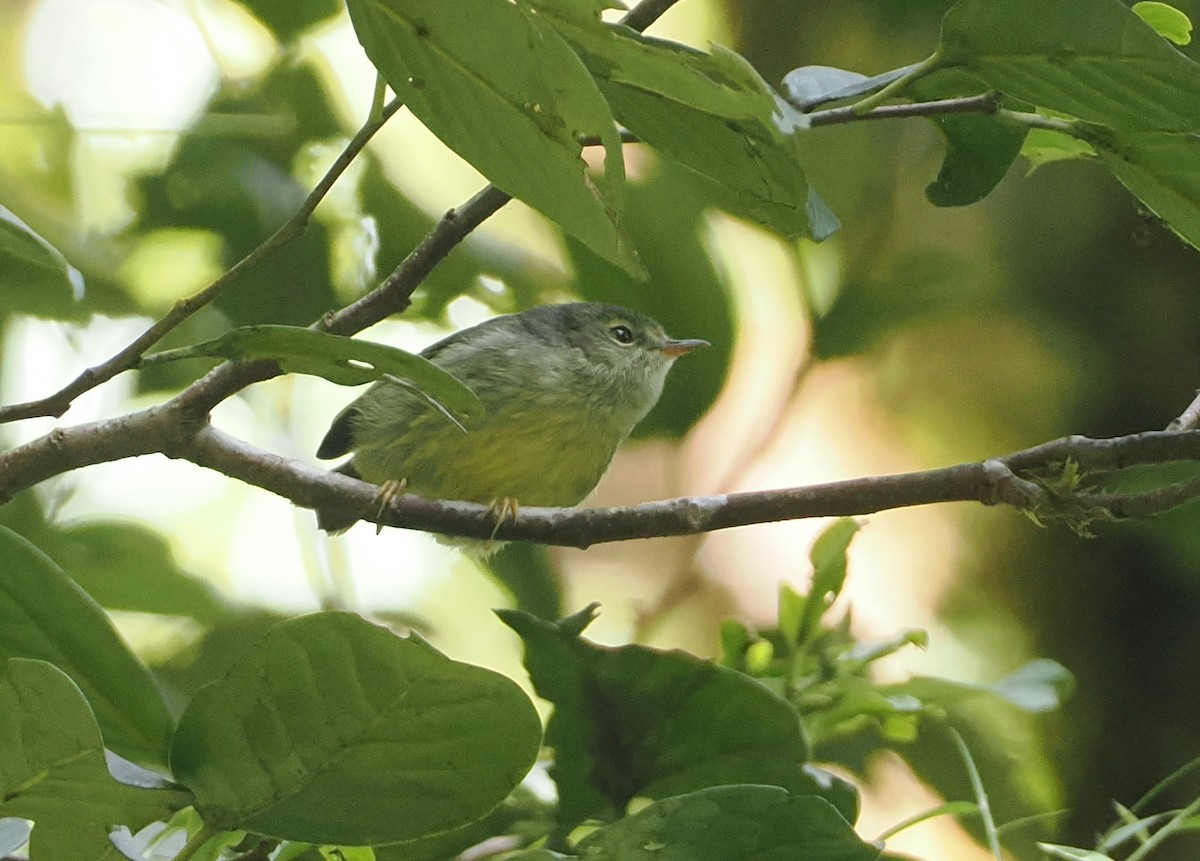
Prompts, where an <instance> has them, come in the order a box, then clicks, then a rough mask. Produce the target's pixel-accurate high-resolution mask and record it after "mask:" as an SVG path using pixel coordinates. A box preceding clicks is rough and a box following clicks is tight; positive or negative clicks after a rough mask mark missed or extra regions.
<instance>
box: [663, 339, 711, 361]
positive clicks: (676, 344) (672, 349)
mask: <svg viewBox="0 0 1200 861" xmlns="http://www.w3.org/2000/svg"><path fill="white" fill-rule="evenodd" d="M709 346H711V344H709V343H708V341H701V340H700V339H699V338H688V339H687V340H683V341H675V340H672V339H670V338H668V339H667V342H666V343H665V344H663V345H662V346H661V347H660V348H659V349H660V350H662V351H663V352H664V353H666V354H667V355H668V356H670V357H671V358H672V359H674V358H677V357H679V356H682V355H683V354H684V353H690V352H691V351H692V350H694V349H696V348H697V347H709Z"/></svg>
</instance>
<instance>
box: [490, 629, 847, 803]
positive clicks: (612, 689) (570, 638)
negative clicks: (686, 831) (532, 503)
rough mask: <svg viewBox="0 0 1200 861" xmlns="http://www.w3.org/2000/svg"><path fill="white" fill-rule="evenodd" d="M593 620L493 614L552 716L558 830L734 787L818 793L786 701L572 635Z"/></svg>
mask: <svg viewBox="0 0 1200 861" xmlns="http://www.w3.org/2000/svg"><path fill="white" fill-rule="evenodd" d="M594 610H595V608H594V607H589V608H588V609H586V610H584V611H582V612H581V613H580V614H577V615H576V616H572V617H570V618H568V619H565V620H563V621H562V622H560V623H557V624H555V623H551V622H546V621H543V620H539V619H536V618H534V617H532V616H529V615H528V614H524V613H520V612H517V611H512V610H501V611H499V613H500V618H501V619H503V620H504V622H505V623H506V624H508V625H509V626H510V627H511V628H513V630H515V631H516V632H517V633H518V634H520V635H521V639H522V640H523V641H524V644H525V663H526V666H527V667H528V669H529V672H530V675H531V677H532V679H533V683H534V686H535V687H536V689H537V691H538V694H539V695H540V696H542V697H543V698H544V699H547V700H549V701H550V702H552V703H554V704H555V706H556V708H555V712H554V716H553V717H552V718H551V720H550V723H549V725H548V726H547V728H546V743H547V744H549V745H550V746H552V747H553V748H554V749H555V751H556V752H557V754H558V756H557V758H556V760H555V766H554V768H553V769H552V772H551V773H552V775H553V776H554V778H555V781H556V782H557V784H558V787H559V819H560V821H561V822H562V823H563V824H564V825H566V826H572V825H575V824H577V823H579V822H581V821H583V820H584V819H586V818H588V817H602V818H611V817H613V816H616V815H619V813H620V811H622V810H624V808H625V806H626V805H627V804H628V803H629V802H630V801H631V800H632V799H633V798H635V797H644V798H664V797H667V796H670V795H679V794H682V793H686V792H690V791H692V790H695V789H699V788H703V787H707V786H720V785H723V784H729V783H763V784H770V785H773V786H781V787H784V788H785V789H788V790H790V791H793V792H796V793H801V794H823V791H822V787H821V786H820V785H819V781H818V779H817V778H816V777H814V776H813V774H812V773H810V772H809V771H808V770H807V769H806V768H805V765H806V762H807V760H808V745H807V742H806V741H805V739H804V736H803V734H802V732H801V731H800V725H799V721H798V718H797V715H796V713H795V711H794V710H793V709H792V708H791V707H790V706H789V705H788V704H787V703H786V702H784V701H783V700H780V699H779V698H777V697H775V696H773V695H772V694H771V693H770V692H769V691H767V690H766V689H765V688H762V687H761V686H759V685H756V684H754V683H753V682H751V681H750V680H749V679H747V678H745V677H744V676H742V675H740V674H738V673H735V672H732V671H730V670H727V669H725V668H723V667H720V666H716V665H714V664H712V663H709V662H707V661H701V660H699V659H698V658H695V657H693V656H691V655H688V654H685V653H682V652H659V651H656V650H653V649H647V648H645V647H642V646H624V647H621V648H618V649H606V648H603V647H600V646H596V645H595V644H592V643H589V642H587V641H586V640H583V639H581V638H580V637H579V633H580V632H581V630H582V628H583V627H585V626H586V625H587V623H588V622H589V621H590V619H591V617H592V614H593V613H594ZM668 690H669V691H673V692H674V694H673V696H672V697H671V698H670V699H669V700H667V699H664V698H663V696H662V692H663V691H668ZM831 794H832V795H833V796H834V798H835V799H836V800H838V801H843V800H844V796H843V795H841V794H840V793H837V792H834V793H831ZM855 812H856V808H855V807H854V805H853V804H851V805H850V806H849V807H846V808H844V809H843V810H842V814H843V815H844V816H846V817H847V818H849V819H853V818H854V815H855Z"/></svg>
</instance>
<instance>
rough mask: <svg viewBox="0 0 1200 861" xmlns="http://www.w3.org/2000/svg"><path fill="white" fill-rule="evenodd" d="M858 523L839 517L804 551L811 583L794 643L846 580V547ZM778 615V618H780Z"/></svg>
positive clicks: (807, 634)
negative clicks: (810, 547) (811, 575)
mask: <svg viewBox="0 0 1200 861" xmlns="http://www.w3.org/2000/svg"><path fill="white" fill-rule="evenodd" d="M861 528H862V525H861V524H860V523H859V522H858V521H857V520H855V519H854V518H852V517H843V518H840V519H838V520H836V521H834V522H833V524H831V525H830V526H828V527H826V529H825V531H824V532H822V533H821V534H820V535H819V536H818V537H817V540H816V541H815V542H813V546H812V549H811V550H810V551H809V553H808V558H809V561H811V562H812V566H813V577H812V585H811V586H810V587H809V590H808V597H807V598H806V599H805V602H804V608H803V614H804V615H803V616H802V617H801V620H800V624H799V627H798V628H797V639H796V642H798V643H803V642H806V641H807V640H808V638H809V637H810V636H811V635H812V632H813V630H814V629H815V628H816V625H817V622H818V621H819V620H820V618H821V614H822V613H824V612H825V611H826V610H827V609H829V607H830V606H831V605H832V604H833V602H834V601H836V600H837V596H838V595H840V594H841V592H842V586H843V585H844V584H845V582H846V550H847V549H849V547H850V542H851V541H852V540H854V536H855V534H856V533H857V532H858V530H859V529H861ZM781 618H782V617H781Z"/></svg>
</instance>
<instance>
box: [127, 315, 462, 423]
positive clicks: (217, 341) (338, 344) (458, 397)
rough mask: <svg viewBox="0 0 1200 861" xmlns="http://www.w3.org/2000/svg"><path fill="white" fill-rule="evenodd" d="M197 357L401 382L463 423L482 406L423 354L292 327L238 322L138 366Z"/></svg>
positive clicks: (352, 379) (350, 381)
mask: <svg viewBox="0 0 1200 861" xmlns="http://www.w3.org/2000/svg"><path fill="white" fill-rule="evenodd" d="M199 356H214V357H218V358H224V359H272V360H274V361H276V362H278V363H279V367H280V368H282V369H283V370H284V371H287V372H289V373H296V374H312V375H313V376H318V377H324V378H325V379H327V380H329V381H330V382H333V383H338V384H340V385H343V386H360V385H363V384H364V383H370V382H374V381H376V380H384V379H392V380H393V382H396V381H397V380H403V381H407V382H409V383H411V384H412V385H413V386H414V387H415V388H416V389H417V391H419V392H420V393H421V394H422V395H424V396H425V397H426V398H427V399H428V400H429V401H430V402H431V404H432V405H434V406H436V407H438V408H439V409H441V410H442V411H443V412H445V413H447V414H448V415H450V416H453V417H454V420H455V421H458V422H469V421H470V420H471V418H472V417H473V416H478V415H479V414H480V413H481V412H482V409H483V407H482V406H481V405H480V403H479V399H478V398H477V397H475V393H474V392H472V391H471V390H470V389H469V388H467V387H466V386H465V385H464V384H463V383H461V382H459V381H458V379H457V378H456V377H454V376H453V375H452V374H450V373H448V372H446V371H444V370H442V369H441V368H439V367H438V366H437V365H435V364H433V362H431V361H429V360H428V359H425V358H423V357H421V356H417V355H414V354H413V353H408V352H405V351H404V350H401V349H398V348H396V347H389V346H387V345H386V344H376V343H374V342H371V341H360V340H358V339H356V338H346V337H343V336H341V335H331V334H329V333H328V332H318V331H317V330H315V329H305V328H302V327H298V326H242V327H240V328H237V329H233V330H231V331H229V332H226V333H225V334H224V335H221V336H220V337H219V338H213V339H212V340H211V341H204V342H203V343H200V344H194V345H192V346H190V347H179V348H177V349H173V350H163V351H161V352H158V353H153V354H151V355H149V356H147V357H145V358H144V359H143V360H142V363H141V366H142V367H145V366H149V365H155V364H159V363H161V362H171V361H176V360H178V359H193V358H196V357H199ZM397 384H399V383H397Z"/></svg>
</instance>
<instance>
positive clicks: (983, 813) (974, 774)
mask: <svg viewBox="0 0 1200 861" xmlns="http://www.w3.org/2000/svg"><path fill="white" fill-rule="evenodd" d="M950 737H951V738H952V739H954V746H955V747H957V748H958V753H959V756H961V757H962V760H963V764H964V765H965V766H966V767H967V775H968V776H969V777H970V779H971V789H972V791H973V792H974V793H975V803H976V804H977V805H978V806H979V816H980V817H981V818H982V819H983V833H984V836H985V837H987V843H988V848H990V849H991V850H992V856H993V857H994V858H995V859H996V861H1004V856H1003V853H1002V852H1001V851H1000V836H999V834H997V833H996V820H995V818H994V817H993V816H992V805H991V802H990V801H988V795H987V791H986V790H985V789H984V788H983V778H982V777H981V776H980V774H979V769H978V768H977V767H976V765H975V758H974V757H972V756H971V751H970V749H969V748H968V747H967V743H966V742H965V741H963V737H962V736H961V735H960V734H959V732H958V730H956V729H954V728H953V727H951V729H950Z"/></svg>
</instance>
